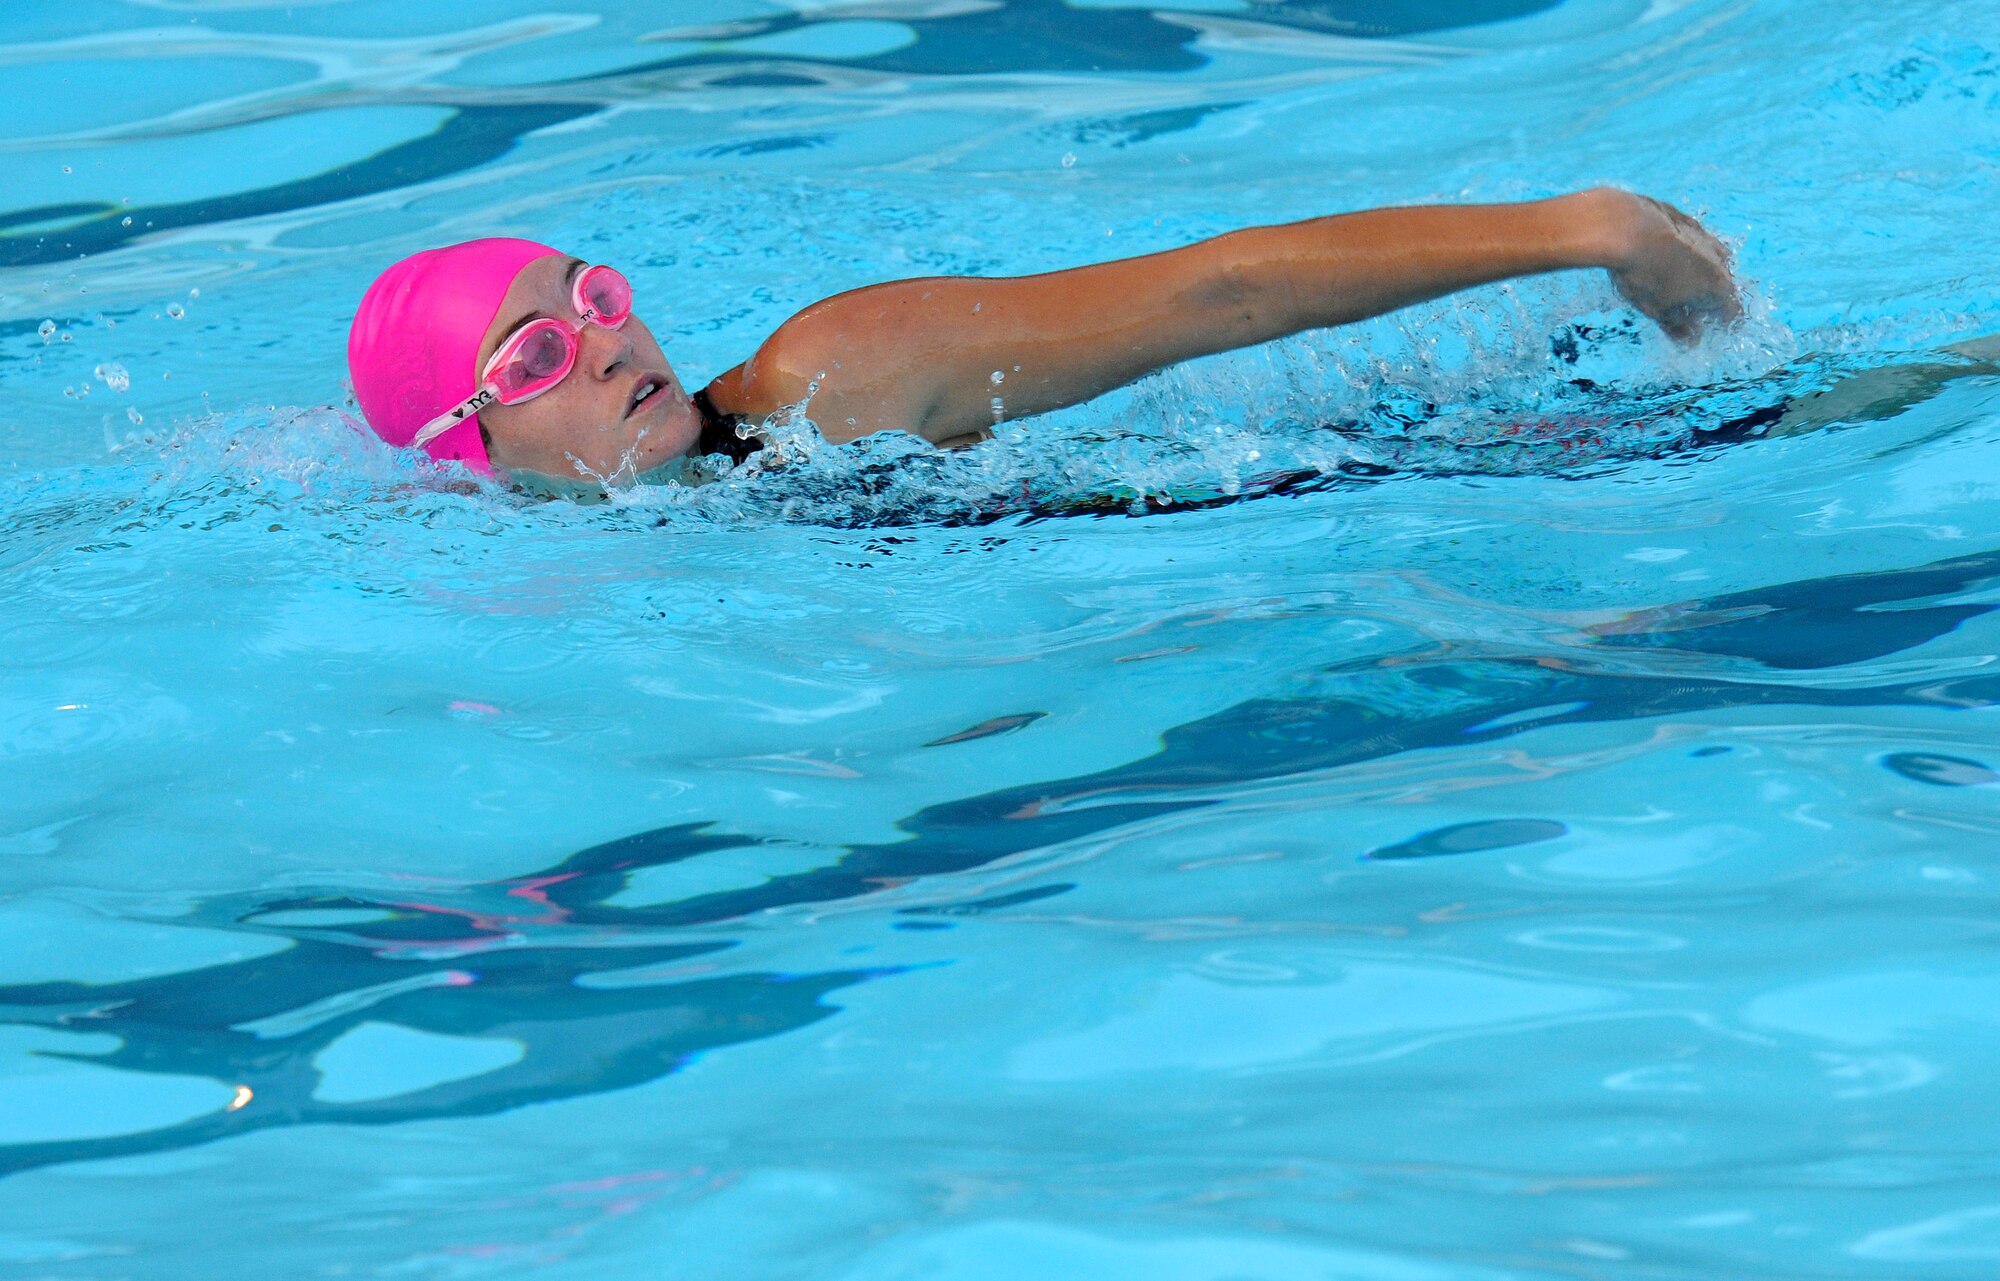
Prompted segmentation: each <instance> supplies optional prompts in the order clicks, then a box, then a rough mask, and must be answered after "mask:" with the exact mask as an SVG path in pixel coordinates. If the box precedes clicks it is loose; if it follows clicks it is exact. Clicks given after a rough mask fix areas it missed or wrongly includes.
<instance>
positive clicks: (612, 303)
mask: <svg viewBox="0 0 2000 1281" xmlns="http://www.w3.org/2000/svg"><path fill="white" fill-rule="evenodd" d="M575 295H576V296H575V298H574V299H572V301H573V302H574V303H575V304H576V314H577V315H578V316H579V317H581V318H582V319H584V320H585V321H588V322H590V323H591V324H597V325H603V326H604V327H605V328H606V329H616V328H618V326H620V325H622V324H624V323H625V321H626V319H627V318H628V317H629V316H631V314H632V284H631V282H630V281H628V280H626V279H625V277H623V276H621V275H619V274H618V273H617V272H616V271H614V270H612V269H611V268H610V267H591V268H588V269H586V270H585V271H584V273H583V274H582V275H580V276H578V277H577V278H576V290H575Z"/></svg>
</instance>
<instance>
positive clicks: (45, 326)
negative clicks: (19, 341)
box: [35, 320, 56, 343]
mask: <svg viewBox="0 0 2000 1281" xmlns="http://www.w3.org/2000/svg"><path fill="white" fill-rule="evenodd" d="M35 332H36V333H38V334H40V335H41V336H42V341H43V342H45V343H46V342H47V341H48V340H49V339H51V338H53V337H55V336H56V322H55V321H53V320H44V321H43V322H42V323H41V324H39V325H36V326H35Z"/></svg>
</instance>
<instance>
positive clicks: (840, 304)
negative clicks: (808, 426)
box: [708, 280, 950, 441]
mask: <svg viewBox="0 0 2000 1281" xmlns="http://www.w3.org/2000/svg"><path fill="white" fill-rule="evenodd" d="M949 287H950V284H949V283H948V282H945V281H940V280H902V281H894V282H891V283H889V284H884V285H871V286H868V287H866V288H863V289H856V290H852V291H850V292H848V293H844V294H836V295H834V296H833V297H831V298H827V299H824V300H822V301H820V302H816V303H814V304H813V305H812V306H810V307H807V308H806V309H804V310H803V311H801V312H799V313H798V314H797V315H795V316H793V317H792V318H791V319H790V320H787V321H786V322H785V323H784V324H782V325H780V326H778V329H777V331H776V332H775V333H773V334H772V335H771V336H770V337H769V338H767V339H765V340H764V342H763V344H762V345H761V346H759V347H758V348H757V352H756V354H755V355H753V356H751V358H750V359H749V360H747V361H745V362H744V363H742V364H741V365H738V366H737V367H736V368H734V369H732V370H730V371H729V372H728V373H725V374H723V375H722V376H721V377H719V378H717V379H716V380H715V381H714V382H713V383H711V384H710V385H709V388H708V392H709V397H710V399H711V400H713V401H714V403H715V406H716V408H717V409H720V410H722V411H723V412H725V413H731V414H741V415H743V416H745V417H751V418H763V417H766V416H768V415H770V414H773V413H776V412H777V411H778V410H780V409H783V408H785V407H787V406H790V405H796V404H798V403H799V402H800V401H802V400H805V399H806V397H808V396H811V397H812V405H811V410H810V412H811V414H812V418H813V421H814V422H815V423H817V424H818V425H819V428H820V430H821V431H822V432H823V433H824V434H825V435H826V437H827V439H829V440H834V441H842V440H852V439H854V438H856V437H859V436H865V435H867V434H868V433H870V432H874V431H881V430H884V429H888V428H901V429H904V430H916V429H917V428H918V427H920V426H921V424H922V422H923V419H924V415H925V410H926V408H927V406H928V403H929V401H930V400H931V399H934V397H935V391H934V388H933V387H932V382H933V381H934V379H932V378H930V377H928V376H927V374H928V370H929V368H930V364H929V363H928V362H926V361H925V360H924V359H922V358H921V357H922V353H923V352H924V350H925V349H926V346H927V343H926V341H925V339H926V335H924V334H923V333H922V332H921V327H922V324H923V322H924V320H925V309H924V308H922V307H912V306H911V305H910V304H911V302H912V301H914V300H917V299H920V298H922V297H923V296H924V295H925V293H926V291H927V290H936V289H939V288H949ZM930 337H931V339H932V341H934V339H935V336H934V335H932V336H930Z"/></svg>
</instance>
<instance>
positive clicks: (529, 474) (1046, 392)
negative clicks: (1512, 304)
mask: <svg viewBox="0 0 2000 1281" xmlns="http://www.w3.org/2000/svg"><path fill="white" fill-rule="evenodd" d="M1587 269H1599V270H1603V271H1605V272H1608V273H1609V275H1610V278H1611V282H1612V284H1613V286H1614V287H1615V288H1616V289H1617V290H1618V293H1619V294H1620V296H1622V297H1623V298H1624V299H1625V300H1626V302H1628V303H1630V304H1631V305H1632V306H1633V307H1634V308H1635V309H1636V310H1638V311H1639V312H1640V313H1642V314H1643V315H1645V316H1646V317H1648V318H1649V319H1651V320H1652V321H1653V322H1655V323H1656V324H1658V325H1659V326H1660V327H1661V328H1662V329H1664V330H1665V331H1666V332H1667V333H1668V334H1669V335H1670V336H1671V337H1673V338H1674V339H1675V340H1676V341H1679V342H1683V343H1692V342H1694V341H1696V340H1698V339H1699V338H1700V336H1701V335H1702V333H1703V332H1704V330H1705V329H1706V327H1708V326H1709V325H1712V324H1728V323H1730V322H1732V321H1734V320H1735V319H1736V318H1737V317H1738V316H1740V315H1741V306H1740V303H1739V301H1738V298H1737V293H1736V286H1735V282H1734V281H1733V279H1732V278H1731V275H1730V259H1729V253H1728V251H1727V250H1726V249H1725V248H1724V247H1723V246H1722V244H1721V243H1720V242H1719V241H1717V240H1716V239H1715V237H1714V236H1712V235H1710V234H1709V233H1708V232H1707V231H1706V230H1704V229H1703V228H1702V227H1701V225H1700V224H1699V223H1697V222H1696V221H1695V220H1694V219H1693V218H1691V217H1689V216H1688V215H1686V214H1684V213H1682V212H1681V211H1679V210H1678V209H1675V208H1673V207H1672V206H1671V205H1667V204H1664V203H1662V202H1660V201H1657V200H1653V199H1650V198H1648V197H1645V196H1639V195H1633V194H1631V193H1629V192H1625V191H1620V190H1616V189H1613V188H1595V189H1592V190H1589V191H1582V192H1577V193H1574V194H1571V195H1566V196H1559V197H1555V198H1553V199H1548V200H1536V201H1528V202H1524V203H1518V204H1498V205H1436V206H1422V207H1411V208H1390V209H1374V210H1368V211H1365V212H1361V213H1350V214H1338V215H1334V216H1331V217H1325V218H1314V219H1311V220H1308V221H1305V222H1295V223H1289V224H1285V225H1282V226H1266V227H1251V228H1248V229H1245V230H1242V231H1235V232H1230V233H1228V234H1226V235H1222V236H1217V237H1215V238H1213V239H1211V240H1204V241H1201V242H1200V243H1198V244H1193V245H1189V246H1187V247H1185V248H1181V249H1173V250H1168V251H1165V252H1162V253H1155V254H1148V255H1145V256H1143V257H1138V258H1125V259H1120V260H1117V261H1113V262H1104V263H1097V264H1094V265H1091V266H1085V267H1076V268H1073V269H1070V270H1067V271H1055V272H1048V273H1045V274H1042V275H1035V276H1017V277H1011V278H985V277H964V276H934V277H925V278H919V279H912V280H897V281H891V282H888V283H885V284H878V285H870V286H867V287H865V288H861V289H855V290H852V291H849V292H847V293H842V294H837V295H835V296H833V297H831V298H827V299H825V300H824V301H821V302H817V303H814V304H813V305H812V306H810V307H807V308H806V309H805V310H803V311H801V312H799V313H798V314H797V315H795V316H793V317H792V318H791V319H790V320H787V321H786V322H785V323H784V324H782V325H780V326H779V327H778V329H777V332H775V333H774V334H772V335H771V336H770V337H769V338H767V339H766V340H765V341H764V343H763V344H762V345H761V346H760V347H758V349H757V351H756V353H755V354H754V355H752V356H751V358H750V359H749V360H747V361H745V362H744V363H742V364H740V365H738V366H736V367H735V368H733V369H730V370H729V371H727V372H726V373H723V374H722V375H721V376H719V377H717V378H716V379H715V380H714V381H712V382H710V383H709V384H708V385H707V386H706V387H704V388H702V389H701V390H700V391H697V392H694V393H692V394H690V393H689V392H688V391H687V389H686V388H685V386H684V385H683V384H682V382H681V381H680V379H679V377H678V375H677V374H676V373H675V371H674V369H673V367H672V366H671V365H669V364H668V362H667V358H666V356H665V354H664V353H663V352H662V351H661V350H660V344H659V341H658V339H656V338H655V337H654V335H653V332H652V330H650V329H649V328H647V326H646V324H645V322H644V321H642V320H641V319H639V317H638V316H637V315H636V314H634V312H633V310H632V306H633V299H632V290H631V287H630V285H629V284H627V283H626V281H625V279H624V277H623V276H621V275H620V274H619V273H618V272H617V271H616V270H615V269H614V268H613V267H611V266H608V265H594V264H590V263H586V262H583V261H581V260H579V259H577V258H573V257H569V256H567V255H565V254H563V253H561V252H560V251H558V250H556V249H553V248H550V247H549V246H547V245H542V244H537V243H535V242H533V241H527V240H501V239H494V240H474V241H468V242H466V243H464V244H458V245H452V246H448V247H446V248H443V249H434V250H427V251H425V252H423V253H419V254H416V255H413V256H412V257H409V258H406V259H404V260H403V261H402V262H399V263H397V264H396V265H395V266H393V267H391V268H389V269H388V270H387V271H386V272H384V273H383V274H382V276H381V277H380V278H379V279H377V280H376V281H375V283H374V284H373V285H372V286H371V287H370V288H369V290H368V292H367V295H366V296H365V297H364V298H363V299H362V302H361V306H360V309H359V311H358V312H357V314H356V316H355V318H354V324H353V328H352V330H351V332H350V334H349V338H348V365H349V369H350V371H351V373H352V376H353V383H354V390H355V394H356V397H357V399H358V401H359V403H360V406H361V410H362V413H363V415H364V416H365V417H366V418H367V420H368V423H369V425H370V426H371V427H372V428H373V429H374V430H375V432H376V433H377V434H378V435H380V436H381V437H382V438H383V439H384V440H385V441H387V442H388V443H389V444H391V445H396V446H414V447H416V448H419V449H422V450H424V451H425V452H427V453H428V454H429V455H430V456H431V457H433V458H436V459H439V460H441V461H450V460H456V461H458V462H461V463H463V464H464V465H465V466H467V467H469V468H471V469H472V470H474V471H477V472H482V473H491V472H496V471H497V472H500V473H504V474H506V475H508V476H511V477H513V478H515V479H517V480H527V479H529V478H546V479H549V480H552V481H557V482H560V481H563V480H570V481H574V480H575V479H577V478H582V479H584V480H587V481H592V482H595V483H599V484H606V485H609V484H616V483H623V482H626V481H630V480H632V479H635V478H639V477H644V476H647V475H648V474H652V475H667V474H671V472H672V471H673V469H674V467H675V466H676V465H677V464H678V463H679V462H680V461H681V460H684V459H687V458H689V457H694V456H699V455H703V454H721V455H726V456H729V457H731V458H735V459H739V460H740V459H741V458H742V457H744V456H747V454H748V453H749V452H751V451H752V450H754V449H756V448H757V447H758V442H757V440H756V439H755V438H754V437H750V436H748V435H746V434H744V433H742V432H739V430H738V425H739V424H744V423H759V422H762V421H763V420H764V419H766V418H767V417H769V416H770V415H772V414H775V413H778V412H779V411H781V410H783V409H785V408H787V407H788V406H793V405H797V404H799V403H800V402H801V401H805V400H806V399H807V397H808V396H810V397H811V401H810V407H809V413H810V415H811V417H812V420H813V422H814V423H815V424H817V425H818V426H819V428H820V430H821V432H822V434H823V435H824V436H825V437H826V438H827V439H828V440H829V441H832V442H835V443H841V442H845V441H850V440H854V439H857V438H859V437H861V436H865V435H868V434H870V433H873V432H879V431H889V430H902V431H906V432H911V433H914V434H916V435H918V436H921V437H923V438H924V439H925V440H928V441H930V442H932V443H933V444H936V445H940V446H945V447H955V446H962V445H969V444H973V443H976V442H977V441H980V440H982V439H985V438H986V437H987V436H989V435H990V434H991V431H992V428H993V427H994V426H995V425H996V424H997V423H999V422H1001V421H1003V420H1006V419H1013V418H1024V417H1030V416H1033V415H1036V414H1042V413H1047V412H1049V411H1051V410H1055V409H1061V408H1063V407H1065V406H1069V405H1075V404H1080V403H1082V402H1084V401H1087V400H1090V399H1092V398H1093V397H1096V396H1099V395H1102V394H1103V393H1105V392H1108V391H1111V390H1113V389H1115V388H1118V387H1122V386H1124V385H1126V384H1128V383H1131V382H1133V381H1135V380H1137V379H1139V378H1141V377H1144V376H1145V375H1147V374H1150V373H1152V372H1154V371H1156V370H1159V369H1163V368H1166V367H1167V366H1169V365H1174V364H1178V363H1179V362H1181V361H1185V360H1191V359H1193V358H1195V357H1197V356H1206V355H1211V354H1214V353H1217V352H1222V351H1230V350H1233V349H1236V348H1239V347H1248V346H1251V345H1253V344H1256V343H1262V342H1268V341H1270V340H1272V339H1276V338H1282V337H1285V336H1287V335H1289V334H1295V333H1299V332H1301V331H1303V330H1307V329H1319V328H1325V327H1329V326H1334V325H1343V324H1351V323H1353V322H1356V321H1361V320H1366V319H1368V318H1370V317H1373V316H1379V315H1382V314H1384V313H1386V312H1390V311H1395V310H1397V309H1399V308H1403V307H1408V306H1410V305H1412V304H1414V303H1419V302H1424V301H1427V300H1429V299H1433V298H1439V297H1442V296H1444V295H1447V294H1451V293H1455V292H1457V291H1459V290H1462V289H1468V288H1472V287H1473V286H1477V285H1483V284H1491V283H1493V282H1496V281H1501V280H1508V279H1512V278H1515V277H1519V276H1528V275H1536V274H1540V273H1544V272H1553V271H1567V270H1587Z"/></svg>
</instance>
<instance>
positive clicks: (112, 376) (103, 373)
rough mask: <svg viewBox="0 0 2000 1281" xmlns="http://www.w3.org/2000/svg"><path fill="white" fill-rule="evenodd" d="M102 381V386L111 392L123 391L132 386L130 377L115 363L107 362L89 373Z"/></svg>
mask: <svg viewBox="0 0 2000 1281" xmlns="http://www.w3.org/2000/svg"><path fill="white" fill-rule="evenodd" d="M90 372H91V373H93V374H95V375H97V377H98V378H100V379H102V380H103V382H104V385H105V386H106V387H109V388H110V389H111V390H113V391H124V390H126V389H127V388H129V387H131V385H132V375H131V373H130V372H129V371H128V370H127V369H126V368H125V366H123V365H121V364H119V363H118V362H117V361H115V360H113V361H107V362H106V363H104V364H102V365H99V366H98V367H97V368H95V369H93V370H91V371H90Z"/></svg>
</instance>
